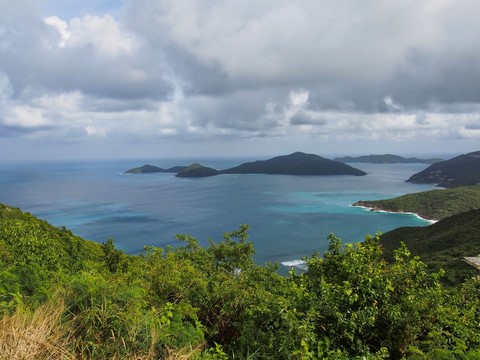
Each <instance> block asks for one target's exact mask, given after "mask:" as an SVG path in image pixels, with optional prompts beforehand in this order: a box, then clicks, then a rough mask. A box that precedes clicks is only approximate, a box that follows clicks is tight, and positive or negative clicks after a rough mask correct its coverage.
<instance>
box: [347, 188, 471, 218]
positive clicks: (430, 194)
mask: <svg viewBox="0 0 480 360" xmlns="http://www.w3.org/2000/svg"><path fill="white" fill-rule="evenodd" d="M353 206H363V207H367V208H370V209H371V210H374V211H375V210H381V211H390V212H407V213H415V214H418V215H419V216H421V217H423V218H425V219H429V220H441V219H444V218H446V217H448V216H452V215H455V214H459V213H462V212H465V211H469V210H473V209H479V208H480V185H475V186H461V187H457V188H453V189H444V190H440V189H439V190H430V191H423V192H419V193H412V194H405V195H402V196H399V197H396V198H393V199H386V200H360V201H357V202H356V203H354V204H353Z"/></svg>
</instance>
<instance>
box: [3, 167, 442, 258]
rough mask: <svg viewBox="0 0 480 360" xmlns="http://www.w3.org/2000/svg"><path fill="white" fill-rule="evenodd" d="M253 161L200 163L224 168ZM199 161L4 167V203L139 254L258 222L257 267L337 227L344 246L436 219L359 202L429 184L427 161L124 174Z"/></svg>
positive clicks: (315, 243) (204, 240) (254, 227)
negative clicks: (423, 179) (345, 169)
mask: <svg viewBox="0 0 480 360" xmlns="http://www.w3.org/2000/svg"><path fill="white" fill-rule="evenodd" d="M249 160H252V159H240V158H238V159H198V160H196V161H198V162H200V163H202V164H203V165H206V166H209V167H213V168H216V169H224V168H227V167H230V166H234V165H239V164H241V163H243V162H245V161H249ZM191 162H192V161H185V160H179V159H169V160H166V159H156V160H149V161H148V162H146V161H135V160H125V161H68V162H67V161H50V162H16V163H13V162H5V163H1V164H0V202H2V203H4V204H7V205H10V206H15V207H19V208H21V209H22V210H24V211H28V212H30V213H32V214H34V215H36V216H38V217H39V218H41V219H45V220H47V221H48V222H50V223H51V224H53V225H55V226H66V227H67V228H69V229H70V230H72V231H73V232H74V233H75V234H77V235H79V236H81V237H83V238H85V239H89V240H94V241H97V242H104V241H106V240H107V239H108V238H109V237H112V238H114V239H115V244H116V245H117V247H118V248H120V249H122V250H124V251H125V252H127V253H129V254H138V253H140V252H142V251H143V249H144V246H146V245H152V246H158V247H165V246H167V245H171V246H177V245H181V243H179V242H178V241H177V240H176V239H175V235H176V234H191V235H192V236H194V237H195V238H197V239H198V241H199V243H200V244H202V245H208V241H209V239H211V240H213V241H221V240H222V238H223V233H224V232H228V231H232V230H235V229H237V228H238V226H239V224H249V225H250V231H249V234H250V237H249V239H250V240H251V241H252V242H253V243H254V245H255V249H256V254H255V256H254V259H255V261H256V262H257V263H259V264H265V263H266V262H279V263H283V264H284V265H286V266H288V265H293V264H298V263H299V260H300V259H301V258H302V257H304V256H309V255H311V254H312V253H313V252H314V251H320V252H323V251H324V250H326V249H327V247H328V240H327V237H328V235H329V234H330V233H334V234H335V235H336V236H338V237H340V238H342V240H343V241H344V242H358V241H362V240H363V239H364V238H365V235H367V234H372V235H373V234H375V233H376V232H379V231H381V232H386V231H389V230H392V229H394V228H397V227H400V226H424V225H428V224H429V222H428V221H426V220H423V219H421V218H419V217H418V216H415V215H412V214H391V213H384V212H371V211H367V210H366V209H362V208H357V207H352V206H351V204H352V203H354V202H355V201H358V200H373V199H384V198H391V197H394V196H399V195H402V194H405V193H411V192H419V191H425V190H430V189H432V188H433V187H432V186H431V185H418V184H410V183H406V182H405V180H406V179H408V178H409V177H410V176H411V175H412V174H414V173H416V172H419V171H421V170H423V169H424V168H426V167H427V165H424V164H351V165H352V166H354V167H356V168H359V169H361V170H363V171H365V172H367V173H368V175H367V176H362V177H356V176H323V177H322V176H286V175H219V176H214V177H208V178H176V177H175V176H174V174H166V173H155V174H125V173H124V172H125V171H126V170H128V169H130V168H132V167H137V166H141V165H143V164H144V163H149V164H152V165H156V166H159V167H164V168H168V167H170V166H174V165H188V164H190V163H191Z"/></svg>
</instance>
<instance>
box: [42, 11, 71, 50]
mask: <svg viewBox="0 0 480 360" xmlns="http://www.w3.org/2000/svg"><path fill="white" fill-rule="evenodd" d="M43 21H44V22H45V24H47V25H50V26H53V27H54V28H55V29H56V30H57V31H58V34H59V35H60V40H59V41H58V43H57V44H58V46H60V47H65V44H66V43H67V41H68V39H70V37H71V36H72V33H71V32H70V31H68V23H67V22H66V21H63V20H62V19H60V18H58V17H57V16H49V17H46V18H45V19H44V20H43Z"/></svg>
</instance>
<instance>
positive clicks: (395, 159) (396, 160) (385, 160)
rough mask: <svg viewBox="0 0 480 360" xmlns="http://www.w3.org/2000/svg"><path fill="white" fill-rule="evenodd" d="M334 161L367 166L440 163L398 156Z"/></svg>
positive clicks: (432, 159)
mask: <svg viewBox="0 0 480 360" xmlns="http://www.w3.org/2000/svg"><path fill="white" fill-rule="evenodd" d="M334 160H336V161H341V162H345V163H367V164H434V163H436V162H439V161H442V159H439V158H431V159H419V158H415V157H410V158H405V157H403V156H399V155H392V154H383V155H364V156H345V157H337V158H335V159H334Z"/></svg>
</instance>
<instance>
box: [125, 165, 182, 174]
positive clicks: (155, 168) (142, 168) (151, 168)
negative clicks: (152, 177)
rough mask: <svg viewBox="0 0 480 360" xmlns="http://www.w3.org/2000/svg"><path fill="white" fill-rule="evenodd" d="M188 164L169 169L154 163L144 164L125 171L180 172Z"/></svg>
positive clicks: (141, 172) (144, 172)
mask: <svg viewBox="0 0 480 360" xmlns="http://www.w3.org/2000/svg"><path fill="white" fill-rule="evenodd" d="M185 168H186V166H174V167H171V168H168V169H163V168H160V167H158V166H154V165H148V164H147V165H143V166H140V167H136V168H133V169H129V170H127V171H125V173H126V174H151V173H178V172H179V171H182V170H183V169H185Z"/></svg>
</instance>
